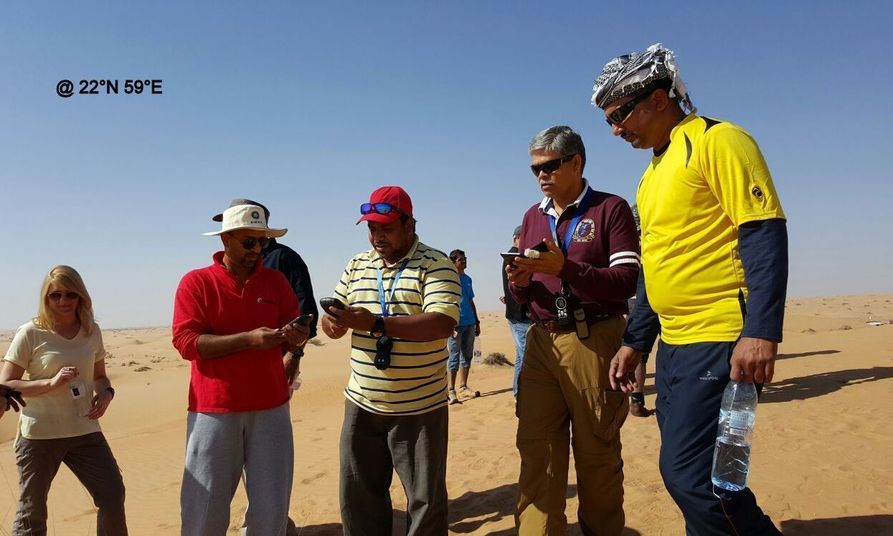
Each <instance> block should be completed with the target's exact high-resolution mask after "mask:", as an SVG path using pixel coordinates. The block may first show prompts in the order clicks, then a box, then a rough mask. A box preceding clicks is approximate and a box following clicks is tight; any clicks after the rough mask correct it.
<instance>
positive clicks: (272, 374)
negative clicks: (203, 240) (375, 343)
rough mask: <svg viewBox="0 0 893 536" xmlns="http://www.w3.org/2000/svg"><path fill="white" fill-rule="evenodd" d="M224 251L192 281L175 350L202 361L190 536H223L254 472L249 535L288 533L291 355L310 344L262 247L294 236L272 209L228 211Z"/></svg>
mask: <svg viewBox="0 0 893 536" xmlns="http://www.w3.org/2000/svg"><path fill="white" fill-rule="evenodd" d="M222 220H223V223H222V228H221V230H220V231H215V232H211V233H205V234H206V235H220V238H221V240H222V242H223V251H219V252H217V253H215V254H214V262H213V264H211V265H210V266H208V267H205V268H200V269H198V270H193V271H191V272H189V273H188V274H186V275H185V276H184V277H183V279H182V280H181V281H180V286H179V287H178V288H177V295H176V298H175V302H174V322H173V344H174V347H176V348H177V350H178V351H179V352H180V355H181V356H183V358H184V359H186V360H189V361H191V362H192V375H191V378H190V382H189V414H188V417H187V431H186V467H185V470H184V473H183V485H182V488H181V492H180V507H181V518H182V529H181V533H182V534H183V535H184V536H186V535H190V536H192V535H195V534H203V535H220V536H223V535H224V534H225V533H226V531H227V529H228V527H229V524H230V519H229V517H230V516H229V509H230V502H231V501H232V497H233V493H234V492H235V490H236V486H237V485H238V483H239V479H240V477H241V476H242V473H243V471H244V476H245V491H246V493H247V495H248V499H249V506H248V511H247V512H246V514H245V523H246V526H245V534H247V535H248V536H252V535H258V536H259V535H263V536H284V535H285V530H286V523H287V520H288V503H289V498H290V496H291V485H292V467H293V444H292V432H291V420H290V418H289V411H288V399H289V391H288V383H287V381H286V377H285V368H284V366H283V354H284V353H285V352H287V351H293V350H296V349H298V348H299V347H300V346H301V345H302V344H303V343H304V342H305V341H306V340H307V335H308V330H307V328H306V327H301V326H296V325H292V324H290V323H289V322H290V321H292V320H294V319H295V318H296V317H297V316H298V301H297V298H296V297H295V293H294V291H293V290H292V289H291V287H290V286H289V283H288V280H286V278H285V276H283V275H282V274H281V273H280V272H278V271H276V270H271V269H269V268H264V266H263V264H262V262H261V261H262V259H261V253H260V252H261V250H262V249H263V247H264V246H265V245H266V243H267V242H269V239H270V238H271V237H280V236H282V235H284V234H285V233H286V231H287V229H270V228H269V227H268V226H267V220H266V217H265V215H264V210H263V207H261V206H258V205H236V206H232V207H229V208H228V209H226V210H225V211H224V212H223V218H222Z"/></svg>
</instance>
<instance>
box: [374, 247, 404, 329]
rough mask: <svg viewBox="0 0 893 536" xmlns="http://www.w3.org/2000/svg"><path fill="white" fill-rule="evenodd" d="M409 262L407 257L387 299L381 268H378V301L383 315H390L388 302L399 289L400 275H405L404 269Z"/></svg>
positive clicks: (398, 271)
mask: <svg viewBox="0 0 893 536" xmlns="http://www.w3.org/2000/svg"><path fill="white" fill-rule="evenodd" d="M408 263H409V259H405V260H404V261H403V264H401V265H400V269H399V270H397V275H396V277H394V283H393V284H392V285H391V295H390V296H388V298H387V299H385V293H384V282H383V281H384V280H383V278H382V276H381V268H376V270H377V271H378V274H377V275H378V303H380V304H381V316H388V314H389V313H388V304H389V303H390V302H391V301H393V300H394V292H396V291H397V283H399V282H400V276H401V275H403V269H404V268H406V265H407V264H408Z"/></svg>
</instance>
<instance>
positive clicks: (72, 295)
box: [47, 291, 81, 301]
mask: <svg viewBox="0 0 893 536" xmlns="http://www.w3.org/2000/svg"><path fill="white" fill-rule="evenodd" d="M47 297H48V298H49V299H51V300H53V301H59V300H61V299H62V298H63V297H65V299H66V300H69V301H74V300H76V299H78V298H80V297H81V295H80V294H78V293H77V292H58V291H57V292H50V293H49V294H47Z"/></svg>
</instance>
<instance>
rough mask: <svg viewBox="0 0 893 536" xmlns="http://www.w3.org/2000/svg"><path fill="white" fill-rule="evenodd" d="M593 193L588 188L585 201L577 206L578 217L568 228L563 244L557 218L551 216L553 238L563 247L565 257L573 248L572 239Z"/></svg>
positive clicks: (550, 225)
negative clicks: (556, 222) (559, 235)
mask: <svg viewBox="0 0 893 536" xmlns="http://www.w3.org/2000/svg"><path fill="white" fill-rule="evenodd" d="M591 193H592V190H590V189H589V187H586V195H584V196H583V199H581V200H580V204H579V205H577V215H576V216H574V218H573V219H572V220H571V224H570V225H569V226H568V228H567V233H566V234H565V235H564V241H563V242H562V241H561V240H558V226H557V225H555V216H553V215H551V214H549V227H550V228H551V229H552V237H553V238H554V239H555V243H556V244H558V245H559V247H561V252H562V253H563V254H564V256H565V257H567V251H568V249H569V248H570V247H571V239H572V238H573V237H574V232H575V231H576V230H577V225H578V224H579V223H580V218H582V217H583V213H584V212H586V202H587V201H589V194H591ZM553 203H554V201H553Z"/></svg>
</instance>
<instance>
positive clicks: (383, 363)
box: [375, 335, 394, 370]
mask: <svg viewBox="0 0 893 536" xmlns="http://www.w3.org/2000/svg"><path fill="white" fill-rule="evenodd" d="M393 347H394V339H392V338H390V337H388V336H387V335H382V336H381V337H379V338H378V340H377V341H375V368H377V369H378V370H385V369H387V368H388V367H390V366H391V348H393Z"/></svg>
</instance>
